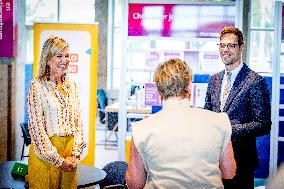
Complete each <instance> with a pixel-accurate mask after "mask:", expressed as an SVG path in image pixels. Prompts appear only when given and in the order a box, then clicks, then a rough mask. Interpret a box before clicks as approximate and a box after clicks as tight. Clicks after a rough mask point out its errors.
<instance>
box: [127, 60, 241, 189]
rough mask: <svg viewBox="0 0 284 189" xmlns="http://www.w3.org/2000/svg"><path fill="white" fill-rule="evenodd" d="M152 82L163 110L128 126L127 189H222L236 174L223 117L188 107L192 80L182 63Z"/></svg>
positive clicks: (170, 64)
mask: <svg viewBox="0 0 284 189" xmlns="http://www.w3.org/2000/svg"><path fill="white" fill-rule="evenodd" d="M154 78H155V82H156V85H157V88H158V91H159V93H160V95H161V98H162V103H163V108H162V110H161V111H160V112H158V113H156V114H153V115H152V116H149V117H148V118H146V119H144V120H142V121H140V122H135V123H133V125H132V134H133V139H132V143H131V147H130V159H129V164H128V170H127V173H126V180H127V185H128V188H129V189H132V188H133V189H139V188H179V189H183V188H184V189H186V188H192V189H194V188H198V189H201V188H203V189H208V188H218V189H222V188H224V186H223V183H222V178H227V179H231V178H233V177H234V175H235V173H236V162H235V159H234V154H233V148H232V144H231V132H232V128H231V125H230V121H229V118H228V116H227V114H225V113H215V112H211V111H208V110H203V109H200V108H194V107H191V106H190V103H189V98H190V94H191V91H190V90H191V81H192V74H191V71H190V69H189V67H188V65H187V64H186V63H185V62H184V61H182V60H180V59H170V60H168V61H166V62H165V63H163V64H160V65H159V66H158V67H157V69H156V71H155V75H154Z"/></svg>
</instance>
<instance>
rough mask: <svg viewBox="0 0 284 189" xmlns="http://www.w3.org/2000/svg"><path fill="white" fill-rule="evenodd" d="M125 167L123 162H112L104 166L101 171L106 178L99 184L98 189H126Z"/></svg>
mask: <svg viewBox="0 0 284 189" xmlns="http://www.w3.org/2000/svg"><path fill="white" fill-rule="evenodd" d="M127 167H128V165H127V163H126V162H124V161H114V162H110V163H108V164H107V165H106V166H104V167H103V170H104V171H105V172H106V173H107V176H106V177H105V178H104V179H103V180H102V181H101V182H100V183H99V185H100V188H104V189H107V188H112V189H114V188H117V189H120V188H121V189H125V188H127V186H126V181H125V179H124V177H125V174H126V171H127Z"/></svg>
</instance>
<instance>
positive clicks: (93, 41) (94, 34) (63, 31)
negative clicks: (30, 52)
mask: <svg viewBox="0 0 284 189" xmlns="http://www.w3.org/2000/svg"><path fill="white" fill-rule="evenodd" d="M50 36H58V37H61V38H64V39H65V40H66V41H67V42H68V43H69V53H70V62H69V70H68V71H69V76H70V77H71V78H72V79H73V80H74V81H75V82H76V83H77V86H78V95H79V99H80V103H81V112H82V122H83V128H84V138H85V141H86V142H87V147H86V149H85V150H84V152H83V155H82V161H81V163H83V164H86V165H90V166H93V165H94V160H95V131H96V130H95V125H96V124H95V123H96V122H95V118H96V86H97V68H98V63H97V62H98V24H46V23H37V24H34V64H33V76H34V77H35V76H37V72H38V67H39V59H40V51H41V48H42V45H43V43H44V41H45V40H46V39H47V38H49V37H50Z"/></svg>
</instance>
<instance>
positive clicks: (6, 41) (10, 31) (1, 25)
mask: <svg viewBox="0 0 284 189" xmlns="http://www.w3.org/2000/svg"><path fill="white" fill-rule="evenodd" d="M15 1H16V0H0V49H1V50H0V57H15V56H16V51H17V48H16V47H17V42H16V41H17V40H16V39H17V33H16V32H17V25H16V22H15V20H16V19H15V18H16V17H15V12H16V10H15V7H16V5H15Z"/></svg>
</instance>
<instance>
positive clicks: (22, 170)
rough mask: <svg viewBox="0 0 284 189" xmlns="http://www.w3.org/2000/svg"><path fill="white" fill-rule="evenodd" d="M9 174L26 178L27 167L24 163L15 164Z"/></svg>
mask: <svg viewBox="0 0 284 189" xmlns="http://www.w3.org/2000/svg"><path fill="white" fill-rule="evenodd" d="M11 173H12V174H15V175H20V176H26V175H27V174H28V165H27V164H24V163H19V162H15V164H14V166H13V168H12V171H11Z"/></svg>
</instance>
